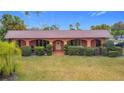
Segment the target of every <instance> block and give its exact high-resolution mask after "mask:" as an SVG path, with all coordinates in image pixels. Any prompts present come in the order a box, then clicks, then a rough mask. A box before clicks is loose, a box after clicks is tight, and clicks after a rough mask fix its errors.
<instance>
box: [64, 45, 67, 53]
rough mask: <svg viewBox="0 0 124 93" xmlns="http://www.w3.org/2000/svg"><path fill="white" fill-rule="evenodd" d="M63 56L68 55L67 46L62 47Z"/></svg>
mask: <svg viewBox="0 0 124 93" xmlns="http://www.w3.org/2000/svg"><path fill="white" fill-rule="evenodd" d="M64 54H65V55H68V45H65V46H64Z"/></svg>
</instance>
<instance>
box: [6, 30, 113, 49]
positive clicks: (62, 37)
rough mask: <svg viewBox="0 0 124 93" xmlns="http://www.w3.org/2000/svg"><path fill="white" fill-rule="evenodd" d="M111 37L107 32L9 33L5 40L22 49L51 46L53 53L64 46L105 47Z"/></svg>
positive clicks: (27, 31)
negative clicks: (106, 41) (104, 44)
mask: <svg viewBox="0 0 124 93" xmlns="http://www.w3.org/2000/svg"><path fill="white" fill-rule="evenodd" d="M110 37H111V35H110V33H109V31H107V30H80V31H77V30H76V31H65V30H64V31H29V30H26V31H8V32H7V34H6V36H5V39H6V40H8V41H16V42H17V43H18V45H19V46H20V47H23V46H31V47H32V48H33V47H35V46H46V45H47V44H51V45H52V47H53V51H57V50H63V48H64V45H66V44H69V45H81V46H84V47H98V46H103V43H104V41H105V40H106V39H108V38H110Z"/></svg>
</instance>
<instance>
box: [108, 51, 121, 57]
mask: <svg viewBox="0 0 124 93" xmlns="http://www.w3.org/2000/svg"><path fill="white" fill-rule="evenodd" d="M108 56H109V57H117V56H119V52H118V51H109V52H108Z"/></svg>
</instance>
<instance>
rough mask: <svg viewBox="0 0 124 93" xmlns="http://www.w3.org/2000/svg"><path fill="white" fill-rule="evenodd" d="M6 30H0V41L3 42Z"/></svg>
mask: <svg viewBox="0 0 124 93" xmlns="http://www.w3.org/2000/svg"><path fill="white" fill-rule="evenodd" d="M6 32H7V30H6V29H5V28H3V27H1V28H0V41H3V40H4V37H5V34H6Z"/></svg>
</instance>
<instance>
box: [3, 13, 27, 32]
mask: <svg viewBox="0 0 124 93" xmlns="http://www.w3.org/2000/svg"><path fill="white" fill-rule="evenodd" d="M1 23H2V25H3V27H4V28H5V29H7V30H24V29H26V25H25V24H24V21H23V20H21V19H20V18H19V17H18V16H12V15H10V14H4V15H3V16H2V18H1Z"/></svg>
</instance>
